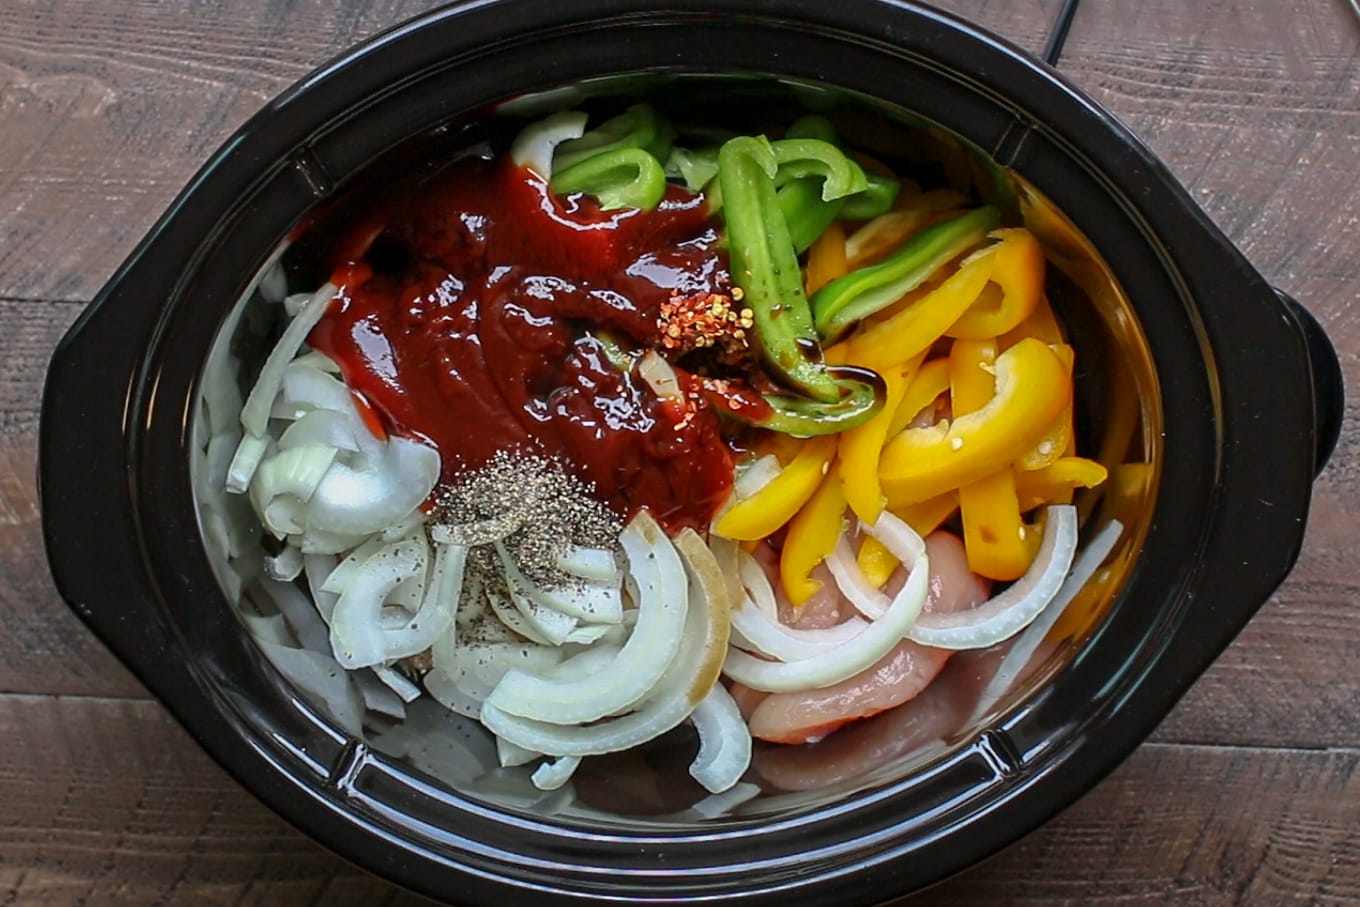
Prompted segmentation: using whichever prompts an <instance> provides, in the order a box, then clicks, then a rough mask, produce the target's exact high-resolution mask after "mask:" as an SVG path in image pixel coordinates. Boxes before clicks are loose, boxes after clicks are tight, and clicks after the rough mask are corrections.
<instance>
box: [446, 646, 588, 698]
mask: <svg viewBox="0 0 1360 907" xmlns="http://www.w3.org/2000/svg"><path fill="white" fill-rule="evenodd" d="M449 648H450V647H449V645H448V643H447V642H445V643H443V645H442V651H441V646H440V645H436V646H435V651H434V656H435V663H436V664H437V665H442V666H443V668H444V670H445V671H446V672H447V673H449V675H450V676H451V677H452V678H453V679H454V680H455V681H456V682H457V683H458V686H459V687H460V688H461V689H463V690H464V691H465V692H467V693H468V694H469V695H471V696H472V697H474V698H476V699H485V698H486V697H487V696H488V695H490V693H491V691H492V690H493V689H495V687H496V685H497V684H499V683H500V682H501V680H502V678H504V677H505V675H506V674H508V673H509V672H510V671H511V670H513V669H519V670H523V671H531V672H533V673H535V674H545V673H547V672H548V671H551V670H552V669H553V668H554V667H555V666H556V665H557V664H558V663H559V662H560V661H561V660H562V654H563V653H562V650H561V649H560V648H558V647H556V646H541V645H537V644H535V643H521V642H516V643H471V644H468V645H458V646H456V648H454V649H453V653H452V654H453V657H452V659H451V660H450V658H449V657H448V655H449Z"/></svg>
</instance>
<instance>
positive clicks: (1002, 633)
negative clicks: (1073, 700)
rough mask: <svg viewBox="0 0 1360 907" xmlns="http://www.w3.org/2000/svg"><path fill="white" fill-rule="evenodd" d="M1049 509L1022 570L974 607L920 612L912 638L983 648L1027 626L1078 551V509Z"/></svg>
mask: <svg viewBox="0 0 1360 907" xmlns="http://www.w3.org/2000/svg"><path fill="white" fill-rule="evenodd" d="M1046 514H1047V516H1046V520H1045V525H1044V540H1043V542H1042V543H1041V544H1040V545H1039V553H1038V554H1037V555H1035V558H1034V563H1033V564H1031V565H1030V568H1029V570H1027V571H1026V572H1025V575H1024V576H1022V577H1020V579H1018V580H1016V581H1015V582H1014V583H1013V584H1012V585H1011V587H1010V588H1009V589H1007V590H1006V591H1005V592H1002V593H1001V594H1000V595H996V596H993V597H992V598H991V599H989V600H988V601H986V602H983V603H982V604H981V605H978V606H977V607H976V608H972V609H970V610H967V611H957V612H954V613H952V614H925V615H922V616H921V619H920V620H918V621H916V623H915V625H914V626H912V628H911V631H910V633H909V634H908V638H909V639H911V640H912V641H913V642H918V643H921V644H922V645H926V646H934V647H936V648H939V649H985V648H987V647H988V646H994V645H996V644H997V643H999V642H1001V641H1002V640H1004V639H1010V638H1011V637H1012V636H1014V635H1015V634H1016V633H1019V632H1020V631H1021V630H1023V629H1024V628H1025V627H1027V626H1029V625H1030V623H1031V622H1032V621H1033V620H1034V619H1035V618H1036V617H1038V616H1039V614H1040V613H1041V612H1042V611H1043V610H1044V607H1045V606H1046V605H1047V604H1048V603H1049V602H1050V601H1052V600H1053V597H1054V596H1055V595H1057V593H1058V590H1059V589H1060V588H1061V587H1062V584H1063V579H1064V578H1065V577H1066V576H1067V573H1068V571H1069V570H1071V568H1072V558H1073V556H1074V555H1075V554H1076V551H1077V509H1076V508H1075V507H1073V506H1072V505H1070V504H1055V505H1052V506H1050V507H1048V508H1047V510H1046Z"/></svg>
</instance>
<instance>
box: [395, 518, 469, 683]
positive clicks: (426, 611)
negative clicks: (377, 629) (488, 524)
mask: <svg viewBox="0 0 1360 907" xmlns="http://www.w3.org/2000/svg"><path fill="white" fill-rule="evenodd" d="M467 555H468V550H467V549H466V548H463V547H461V546H459V545H437V546H436V550H435V556H434V568H433V569H432V570H431V575H430V581H429V583H428V584H427V586H426V589H425V595H424V596H423V597H422V598H421V601H420V607H419V608H418V609H417V611H416V613H415V615H414V616H413V617H412V618H411V619H410V621H408V622H407V623H406V625H405V626H404V627H401V628H400V629H397V630H387V631H385V632H384V633H383V639H384V641H385V642H386V645H387V650H386V651H387V658H388V660H392V659H396V658H406V657H407V656H410V655H416V654H419V653H420V652H424V651H425V650H426V649H428V648H430V646H432V645H434V641H435V640H436V639H437V638H439V637H440V636H443V635H444V634H446V633H447V632H449V629H450V628H451V627H452V626H453V615H454V612H455V611H456V610H457V608H458V597H459V593H461V592H462V589H463V569H464V566H465V565H466V564H467Z"/></svg>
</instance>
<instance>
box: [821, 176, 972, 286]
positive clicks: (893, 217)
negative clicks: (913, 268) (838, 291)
mask: <svg viewBox="0 0 1360 907" xmlns="http://www.w3.org/2000/svg"><path fill="white" fill-rule="evenodd" d="M971 204H972V202H971V201H970V199H969V198H968V196H966V195H964V194H963V193H961V192H955V191H954V190H953V189H932V190H931V191H930V192H925V193H917V194H915V195H907V194H906V193H905V192H899V193H898V196H897V209H896V210H894V211H889V212H888V213H887V214H881V215H879V216H878V217H875V218H874V219H873V220H871V221H869V222H868V223H866V224H865V225H864V226H862V227H860V228H859V229H858V230H856V231H855V232H854V233H853V234H851V235H850V238H849V239H847V240H846V244H845V254H846V258H847V259H848V266H849V270H851V271H856V270H859V269H860V268H864V267H868V266H869V265H872V264H875V263H877V262H879V261H880V260H882V259H884V258H886V257H887V256H888V253H890V252H892V251H893V250H894V249H896V248H897V247H898V246H900V245H902V243H904V242H906V241H907V240H908V239H909V238H911V236H912V235H913V234H915V233H918V232H920V231H921V230H924V229H925V228H926V227H928V226H930V224H931V222H932V220H933V219H934V218H938V217H940V216H941V215H946V214H953V213H956V212H957V211H958V210H959V209H966V208H968V207H969V206H970V205H971Z"/></svg>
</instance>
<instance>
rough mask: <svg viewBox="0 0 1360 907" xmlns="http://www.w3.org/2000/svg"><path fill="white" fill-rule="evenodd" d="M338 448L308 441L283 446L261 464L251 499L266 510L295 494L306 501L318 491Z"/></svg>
mask: <svg viewBox="0 0 1360 907" xmlns="http://www.w3.org/2000/svg"><path fill="white" fill-rule="evenodd" d="M337 453H338V451H337V450H336V449H335V448H334V447H331V446H329V445H325V444H304V445H302V446H301V447H294V448H292V449H291V450H281V451H279V452H278V453H276V454H275V455H274V456H272V457H270V458H269V459H267V460H265V461H264V462H263V463H261V464H260V468H259V469H257V470H255V477H254V478H253V479H251V481H250V502H251V503H252V504H254V505H255V510H256V512H257V513H264V511H265V508H267V507H268V506H269V502H270V501H272V500H274V498H277V497H279V496H280V495H285V494H286V495H291V496H293V497H295V498H297V499H298V500H299V501H301V502H302V503H303V504H306V503H307V502H308V501H310V500H311V498H312V496H313V495H314V494H316V490H317V489H318V488H319V487H320V486H321V483H322V482H323V481H324V480H325V477H326V474H327V472H328V471H329V470H330V468H331V466H332V465H334V463H335V455H336V454H337Z"/></svg>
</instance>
